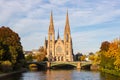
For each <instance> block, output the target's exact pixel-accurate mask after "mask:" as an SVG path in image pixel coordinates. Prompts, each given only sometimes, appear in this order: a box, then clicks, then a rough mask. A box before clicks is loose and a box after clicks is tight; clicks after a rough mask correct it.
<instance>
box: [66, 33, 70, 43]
mask: <svg viewBox="0 0 120 80" xmlns="http://www.w3.org/2000/svg"><path fill="white" fill-rule="evenodd" d="M68 38H69V35H68V34H67V35H66V41H67V42H68Z"/></svg>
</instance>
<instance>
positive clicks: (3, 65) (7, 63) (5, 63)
mask: <svg viewBox="0 0 120 80" xmlns="http://www.w3.org/2000/svg"><path fill="white" fill-rule="evenodd" d="M1 69H2V71H3V72H10V71H12V69H13V67H12V63H11V62H10V61H3V62H2V63H1Z"/></svg>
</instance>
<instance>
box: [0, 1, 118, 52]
mask: <svg viewBox="0 0 120 80" xmlns="http://www.w3.org/2000/svg"><path fill="white" fill-rule="evenodd" d="M67 10H68V13H69V22H70V28H71V36H72V39H73V40H72V41H73V51H74V54H76V53H77V52H80V53H83V54H87V53H89V52H96V51H99V48H100V46H101V43H102V42H103V41H112V40H113V39H115V38H117V37H120V0H0V26H7V27H10V28H11V29H12V30H14V31H15V32H16V33H18V34H19V36H20V37H21V43H22V46H23V49H24V50H26V51H28V50H33V49H38V48H39V47H40V46H43V45H44V40H45V37H48V27H49V23H50V13H51V11H52V12H53V19H54V28H55V33H56V34H55V36H56V38H57V31H58V29H59V32H60V37H61V38H62V39H63V34H64V27H65V20H66V13H67Z"/></svg>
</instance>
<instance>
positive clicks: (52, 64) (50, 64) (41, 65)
mask: <svg viewBox="0 0 120 80" xmlns="http://www.w3.org/2000/svg"><path fill="white" fill-rule="evenodd" d="M28 64H36V65H38V66H39V67H38V68H54V67H60V66H72V67H75V68H77V69H81V68H82V67H86V66H89V67H90V66H91V64H92V63H91V62H86V61H84V62H80V61H76V62H75V61H73V62H62V61H59V62H58V61H53V62H48V61H47V62H28Z"/></svg>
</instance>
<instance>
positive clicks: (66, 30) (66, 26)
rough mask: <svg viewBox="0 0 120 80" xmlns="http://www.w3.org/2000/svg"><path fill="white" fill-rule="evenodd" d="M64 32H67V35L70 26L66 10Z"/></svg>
mask: <svg viewBox="0 0 120 80" xmlns="http://www.w3.org/2000/svg"><path fill="white" fill-rule="evenodd" d="M65 32H68V33H70V25H69V16H68V10H67V15H66V24H65Z"/></svg>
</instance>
